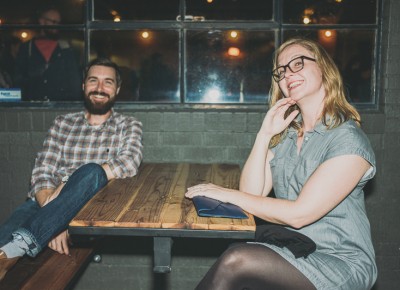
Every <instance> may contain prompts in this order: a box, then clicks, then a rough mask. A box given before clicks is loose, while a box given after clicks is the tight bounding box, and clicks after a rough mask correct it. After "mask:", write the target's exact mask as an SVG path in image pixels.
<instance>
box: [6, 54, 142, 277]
mask: <svg viewBox="0 0 400 290" xmlns="http://www.w3.org/2000/svg"><path fill="white" fill-rule="evenodd" d="M120 86H121V76H120V72H119V67H118V66H117V65H116V64H114V63H113V62H111V61H110V60H108V59H96V60H93V61H92V62H91V63H89V65H88V67H87V70H86V75H85V78H84V84H83V91H84V95H85V98H84V99H85V100H84V104H85V108H86V110H84V111H81V112H77V113H70V114H66V115H61V116H58V117H56V119H55V121H54V123H53V125H52V126H51V128H50V129H49V131H48V134H47V137H46V139H45V141H44V144H43V148H42V150H41V151H40V152H39V153H38V155H37V158H36V161H35V166H34V168H33V172H32V177H31V188H30V191H29V193H28V196H29V199H28V200H27V201H26V202H25V203H24V204H22V205H21V206H20V207H18V208H17V209H16V210H15V211H14V212H13V214H12V215H11V216H10V217H9V219H8V220H7V221H6V222H5V223H4V224H3V225H2V226H0V280H1V279H2V278H3V277H4V276H5V274H6V273H7V271H8V270H9V269H10V268H11V267H12V266H13V265H14V264H15V263H16V262H17V260H18V259H19V258H20V257H22V256H23V255H25V254H27V255H29V256H31V257H35V256H36V255H37V254H38V253H39V252H40V251H41V250H43V248H45V247H46V246H49V247H50V248H51V249H53V250H55V251H57V252H59V253H60V254H66V255H69V245H68V232H67V230H66V229H67V226H68V224H69V222H70V221H71V220H72V218H73V217H74V216H75V215H76V214H77V213H78V211H79V210H80V209H81V208H82V207H83V206H84V205H85V204H86V203H87V202H88V201H89V200H90V199H91V198H92V197H93V196H94V195H95V194H96V193H97V192H98V191H99V190H100V189H101V188H102V187H104V186H105V185H106V184H107V182H108V180H111V179H114V178H125V177H131V176H134V175H136V174H137V172H138V168H139V165H140V163H141V161H142V147H143V146H142V123H141V122H140V121H138V120H137V119H136V118H134V117H131V116H125V115H122V114H119V113H117V112H115V111H114V110H113V105H114V102H115V100H116V96H117V94H118V92H119V90H120Z"/></svg>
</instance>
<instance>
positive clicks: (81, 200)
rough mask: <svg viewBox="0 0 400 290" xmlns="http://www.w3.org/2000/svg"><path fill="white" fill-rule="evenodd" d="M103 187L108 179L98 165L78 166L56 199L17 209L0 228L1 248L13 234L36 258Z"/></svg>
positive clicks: (31, 203)
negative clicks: (22, 240) (44, 203)
mask: <svg viewBox="0 0 400 290" xmlns="http://www.w3.org/2000/svg"><path fill="white" fill-rule="evenodd" d="M106 184H107V175H106V173H105V171H104V170H103V168H102V167H101V166H100V165H98V164H95V163H89V164H86V165H83V166H81V167H80V168H78V169H77V170H76V171H75V172H74V173H73V174H72V175H71V176H70V177H69V180H68V182H67V183H66V184H65V185H64V187H63V189H62V190H61V192H60V194H59V196H58V197H57V198H56V199H54V200H52V201H51V202H49V203H48V204H47V205H46V206H44V207H40V206H39V205H38V203H37V202H36V201H33V200H28V201H26V202H25V203H24V204H23V205H21V206H20V207H19V208H17V209H16V210H15V211H14V212H13V214H12V215H11V217H10V218H9V219H8V220H7V221H6V223H5V224H4V225H2V226H1V227H0V246H3V245H4V244H6V243H8V242H10V241H11V239H12V237H11V233H12V236H14V237H18V238H21V237H22V239H24V241H25V242H26V244H27V246H28V248H29V250H28V251H27V254H28V255H29V256H31V257H35V256H36V255H37V254H38V253H39V252H40V251H41V250H42V249H43V248H44V247H46V246H47V244H48V243H49V241H50V240H51V239H52V238H53V237H55V236H56V235H58V234H59V233H60V232H62V231H63V230H65V229H66V228H67V227H68V224H69V222H70V221H71V220H72V219H73V218H74V217H75V215H76V214H77V213H78V212H79V210H80V209H81V208H82V207H83V206H84V205H85V204H86V203H87V202H88V201H89V200H90V199H91V198H92V197H93V196H94V195H95V194H96V193H97V192H98V191H99V190H100V189H101V188H103V187H104V186H105V185H106Z"/></svg>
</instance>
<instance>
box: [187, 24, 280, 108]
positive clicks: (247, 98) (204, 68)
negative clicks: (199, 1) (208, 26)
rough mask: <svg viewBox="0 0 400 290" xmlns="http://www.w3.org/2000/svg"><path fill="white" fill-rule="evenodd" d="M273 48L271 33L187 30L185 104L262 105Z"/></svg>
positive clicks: (269, 79) (264, 100)
mask: <svg viewBox="0 0 400 290" xmlns="http://www.w3.org/2000/svg"><path fill="white" fill-rule="evenodd" d="M274 45H275V43H274V33H273V32H271V31H245V30H237V31H231V30H210V31H201V30H200V31H197V30H191V31H188V32H187V73H186V77H187V99H186V101H188V102H200V103H223V102H257V103H266V101H267V96H268V91H269V87H270V82H271V76H270V72H271V59H272V58H271V55H272V53H273V50H274Z"/></svg>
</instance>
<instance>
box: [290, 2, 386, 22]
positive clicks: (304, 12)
mask: <svg viewBox="0 0 400 290" xmlns="http://www.w3.org/2000/svg"><path fill="white" fill-rule="evenodd" d="M283 2H284V3H283V20H284V23H288V24H375V23H376V19H377V18H376V11H377V4H378V3H377V0H346V1H344V0H283Z"/></svg>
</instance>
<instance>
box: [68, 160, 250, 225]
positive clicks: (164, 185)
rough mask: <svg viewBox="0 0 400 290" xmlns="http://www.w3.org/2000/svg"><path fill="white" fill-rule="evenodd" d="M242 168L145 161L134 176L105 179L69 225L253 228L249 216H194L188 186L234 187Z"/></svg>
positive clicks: (237, 183)
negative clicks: (187, 195)
mask: <svg viewBox="0 0 400 290" xmlns="http://www.w3.org/2000/svg"><path fill="white" fill-rule="evenodd" d="M239 177H240V168H239V166H238V165H232V164H191V163H143V164H142V165H141V167H140V168H139V173H138V175H137V176H135V177H132V178H125V179H115V180H112V181H110V182H109V184H107V186H106V187H104V188H103V189H102V190H101V191H100V192H98V193H97V194H96V195H95V196H94V197H93V199H92V200H90V201H89V202H88V203H87V204H86V206H85V207H84V208H83V209H82V210H81V211H80V212H79V213H78V214H77V215H76V217H75V218H74V219H73V220H72V221H71V223H70V226H71V227H74V226H75V227H115V228H119V227H120V228H154V229H155V228H158V229H190V230H219V231H225V230H226V231H253V232H254V231H255V228H256V226H255V221H254V218H253V216H252V215H251V214H248V217H249V218H248V219H229V218H206V217H200V216H198V215H197V213H196V210H195V207H194V205H193V202H192V200H190V199H187V198H185V197H184V194H185V192H186V190H187V188H188V187H190V186H193V185H196V184H200V183H209V182H211V183H215V184H218V185H221V186H224V187H228V188H238V186H239Z"/></svg>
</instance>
